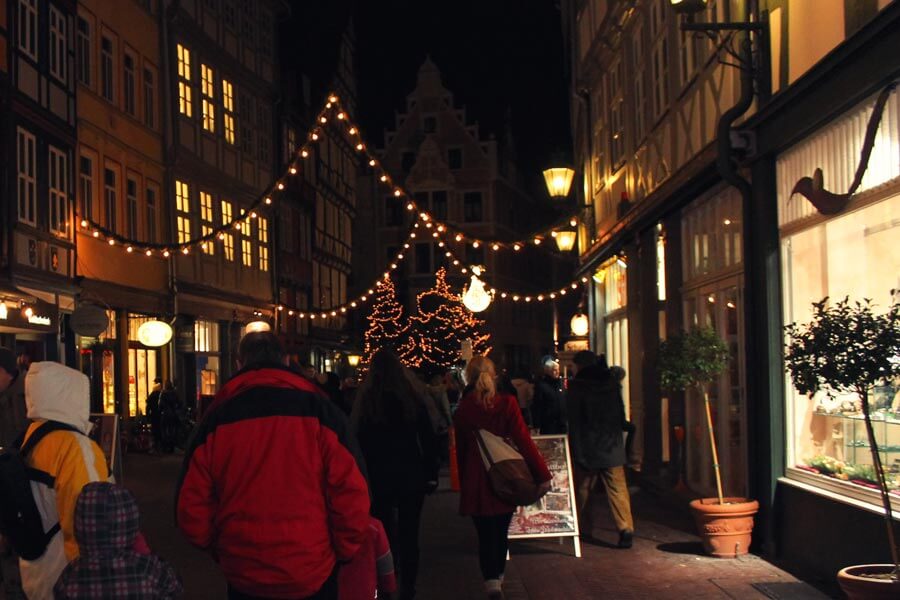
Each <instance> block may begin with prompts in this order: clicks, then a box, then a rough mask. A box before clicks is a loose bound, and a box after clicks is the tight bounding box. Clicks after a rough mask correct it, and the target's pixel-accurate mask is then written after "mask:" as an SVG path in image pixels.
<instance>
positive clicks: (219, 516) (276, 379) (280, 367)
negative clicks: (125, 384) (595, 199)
mask: <svg viewBox="0 0 900 600" xmlns="http://www.w3.org/2000/svg"><path fill="white" fill-rule="evenodd" d="M238 362H239V368H240V370H239V372H238V373H237V374H236V375H235V376H234V377H233V378H231V379H230V380H229V381H228V382H226V383H225V384H224V385H223V386H222V388H221V389H220V390H219V392H218V394H217V395H216V397H215V399H213V400H212V402H211V403H210V404H209V405H208V406H207V407H206V409H205V411H204V414H203V416H202V418H201V419H200V422H199V423H198V425H197V426H196V428H195V429H194V431H193V433H192V435H191V439H190V442H189V443H188V444H186V447H185V454H184V459H183V460H184V466H183V469H182V475H181V477H180V479H179V481H178V482H177V486H176V507H175V512H176V521H177V526H178V528H179V529H180V530H181V532H182V533H183V535H184V536H185V537H186V538H187V540H188V541H190V542H191V543H192V544H193V545H195V546H197V547H199V548H202V549H204V550H206V551H207V552H209V553H210V554H211V556H212V557H213V558H214V559H215V561H216V562H217V564H218V565H219V567H220V569H221V571H222V573H223V575H224V578H225V580H226V581H227V584H228V591H227V593H228V597H229V598H235V599H247V598H329V599H340V600H355V599H362V598H375V597H378V598H390V597H397V598H399V599H400V600H411V599H413V598H415V597H416V587H417V586H416V583H417V578H418V571H419V537H420V536H419V528H420V522H421V516H422V511H423V506H424V505H425V502H426V501H427V497H428V496H429V495H430V494H432V493H433V492H434V491H435V490H436V489H437V487H438V474H439V471H440V468H441V466H442V464H446V462H447V461H448V460H450V459H451V458H453V459H455V460H456V461H457V464H458V468H459V474H460V501H459V512H460V514H462V515H464V516H469V517H471V519H472V523H473V526H474V530H475V532H476V535H477V540H478V546H477V551H478V556H479V566H480V569H481V574H482V577H483V579H484V582H485V584H484V585H485V593H486V595H487V597H488V598H491V599H498V598H502V597H503V596H502V586H503V577H504V567H505V564H506V555H507V550H508V534H507V531H508V528H509V524H510V521H511V518H512V515H513V512H514V510H515V506H513V505H511V504H508V503H507V502H504V501H503V500H501V499H500V498H499V497H498V496H497V495H496V494H495V493H494V491H493V489H492V487H491V482H490V481H489V477H488V475H487V471H486V469H485V465H484V463H483V458H482V452H481V451H480V450H479V448H478V445H477V444H476V436H477V435H478V433H479V432H480V431H487V432H490V433H493V434H494V435H496V436H499V437H500V438H503V439H505V440H508V441H510V442H511V443H512V444H514V445H515V447H516V448H517V449H518V451H519V452H520V453H521V455H522V456H523V458H524V460H525V463H526V464H527V468H528V470H529V471H530V472H531V476H532V478H533V480H534V483H535V484H536V485H537V487H538V492H539V494H543V493H546V492H547V491H548V490H549V489H550V485H551V483H550V482H551V474H550V472H549V470H548V469H547V465H546V464H545V462H544V459H543V458H542V456H541V455H540V453H539V451H538V450H537V448H536V446H535V444H534V442H533V440H532V435H535V434H547V435H556V434H565V433H568V435H569V436H570V440H571V447H572V457H573V462H574V465H573V468H574V476H575V482H574V484H575V492H576V505H577V506H576V508H577V510H578V515H579V520H580V523H581V533H582V535H583V537H590V536H591V534H592V522H591V518H590V517H591V515H590V512H589V511H588V510H587V507H588V506H589V503H590V498H591V495H592V493H593V490H594V488H595V486H596V484H597V482H598V480H599V481H602V482H603V485H604V486H605V488H606V491H607V496H608V498H609V504H610V508H611V512H612V515H613V519H614V521H615V523H616V525H617V527H618V529H619V536H620V537H619V546H620V547H622V548H627V547H630V545H631V542H632V537H633V532H634V524H633V521H632V517H631V510H630V502H629V497H628V489H627V486H626V483H625V473H624V465H625V464H626V462H627V461H628V455H627V451H626V447H627V444H626V442H625V439H624V435H625V434H626V433H629V432H631V433H633V427H631V426H630V424H629V423H628V421H627V420H626V419H625V412H624V406H623V403H622V397H621V377H622V376H623V375H624V372H623V371H621V370H620V369H619V370H618V371H617V370H616V368H612V369H610V368H609V367H607V366H606V364H605V360H603V358H602V356H601V357H598V356H596V355H594V354H593V353H591V352H587V351H585V352H579V353H578V354H576V355H575V359H574V367H573V369H572V370H573V376H572V377H571V378H569V379H568V380H565V381H564V380H563V378H561V377H560V372H559V368H560V367H559V363H557V362H556V361H555V360H554V359H553V358H552V357H545V359H544V360H543V361H542V364H541V369H542V373H541V375H540V377H538V378H537V380H536V381H532V380H531V378H530V377H529V376H528V375H525V374H517V376H515V377H510V376H509V374H508V373H506V372H501V373H499V374H498V373H497V371H496V367H495V365H494V364H493V362H492V361H491V360H490V359H488V358H487V357H483V356H476V357H474V358H473V359H472V360H470V361H469V362H468V363H467V364H466V365H465V368H464V371H463V370H461V369H451V370H449V371H447V372H446V373H431V374H429V375H430V377H429V378H428V379H427V380H426V379H423V378H421V377H420V376H419V375H418V374H417V373H414V372H413V371H412V370H410V369H408V368H407V367H405V366H404V365H403V364H402V363H401V361H400V360H399V358H398V357H397V356H396V355H395V354H394V353H392V352H390V351H388V350H381V351H378V352H376V353H375V354H374V356H373V357H372V359H371V361H370V362H369V364H368V365H367V370H366V373H365V377H364V379H363V380H362V381H361V382H359V385H357V384H356V381H355V379H353V378H345V379H343V380H342V379H341V378H339V377H337V376H336V375H334V374H331V373H329V374H321V373H317V372H316V370H315V369H313V368H312V367H311V366H310V365H302V364H297V363H296V362H294V361H292V360H291V359H290V357H289V356H287V355H286V354H285V352H284V350H283V348H282V347H281V345H280V342H279V341H278V339H277V337H276V336H274V335H272V334H270V333H263V332H259V333H251V334H248V335H246V336H245V337H244V338H243V339H242V340H241V341H240V345H239V349H238ZM18 366H19V365H17V364H16V363H15V361H14V357H13V355H12V353H11V352H10V351H9V350H7V349H4V348H0V410H2V415H0V425H2V428H0V435H2V437H0V446H2V447H4V448H15V449H16V450H17V451H18V456H19V458H21V460H22V461H23V463H24V465H25V466H26V467H27V468H28V469H31V470H32V471H35V472H41V473H43V474H44V475H45V477H43V478H42V479H41V480H40V485H35V486H34V489H35V490H37V491H36V493H35V494H34V501H35V502H36V503H37V504H38V505H39V506H40V509H39V512H40V514H41V515H42V519H41V527H42V528H41V529H39V531H42V532H44V533H45V536H44V537H45V538H46V539H42V540H40V542H41V543H42V544H44V546H45V548H44V549H43V551H42V552H41V553H40V555H39V556H36V557H28V558H32V560H28V559H26V557H25V556H24V555H23V556H22V557H20V558H19V559H18V564H16V561H15V560H14V555H13V552H12V551H13V550H14V549H16V545H17V544H16V542H17V541H20V540H16V539H15V537H16V536H15V535H13V534H8V535H7V539H6V540H3V538H2V537H0V542H4V541H5V542H9V543H0V546H2V547H0V552H2V555H3V560H2V561H0V566H2V578H3V579H2V581H3V585H4V586H5V587H6V588H7V589H13V588H16V587H18V586H21V589H22V590H24V593H25V595H26V597H27V598H29V599H31V600H36V599H37V600H42V599H44V598H53V597H56V598H106V597H125V596H127V597H129V598H172V597H178V596H179V595H180V594H181V593H182V588H181V583H180V580H179V577H178V576H177V574H176V573H175V572H174V570H173V569H172V567H171V566H169V565H167V564H166V563H165V562H164V561H162V559H160V558H159V557H156V556H154V555H153V554H152V553H151V551H150V549H149V548H148V547H147V544H146V541H145V540H144V538H143V536H142V535H141V534H140V529H139V518H138V513H137V505H136V503H135V501H134V498H133V497H132V496H131V494H130V493H129V492H128V491H127V490H126V489H124V488H122V487H120V486H117V485H115V483H113V482H111V481H110V477H109V473H108V472H107V463H106V460H105V458H104V456H103V453H102V451H101V450H100V448H99V447H98V446H97V445H96V444H95V443H94V442H93V441H92V440H91V439H90V438H89V437H87V434H88V433H89V430H90V427H91V424H90V422H89V420H88V412H89V406H90V401H89V389H88V388H89V385H88V380H87V378H86V376H85V375H83V374H81V373H79V372H78V371H75V370H73V369H69V368H68V367H65V366H63V365H60V364H57V363H53V362H37V363H34V364H33V365H31V368H30V369H29V371H28V373H27V376H26V375H25V373H24V372H20V371H19V369H18ZM17 411H18V412H17ZM181 412H182V411H181V406H180V402H179V400H178V396H177V394H176V393H175V391H174V388H173V386H172V384H171V382H168V381H165V382H163V381H161V380H157V381H156V382H155V386H154V389H153V391H152V392H151V394H150V396H149V397H148V399H147V417H148V420H149V423H150V428H151V430H152V436H153V439H154V444H155V445H156V446H157V447H159V448H161V449H162V450H163V451H165V452H171V451H172V449H173V446H174V442H175V433H174V429H175V428H176V427H177V422H178V419H179V417H178V415H179V414H180V413H181ZM451 429H452V430H453V432H454V434H455V440H456V454H455V456H454V457H450V456H449V446H450V445H449V437H450V433H451ZM29 440H30V441H29ZM260 440H265V443H260ZM4 452H5V454H4V456H5V455H6V454H10V455H14V454H16V452H13V453H8V452H6V451H4ZM0 468H2V469H6V466H5V463H0ZM285 499H291V501H290V502H286V501H285ZM5 503H6V501H5V500H4V501H3V502H0V505H2V504H5ZM2 508H5V507H2ZM0 512H2V511H0ZM0 516H2V515H0ZM0 525H2V526H3V527H4V528H6V527H7V526H8V523H7V522H6V519H5V518H3V519H0ZM4 533H7V532H6V531H5V530H4ZM20 535H21V534H20ZM38 537H40V536H38ZM395 559H396V563H395V562H394V561H395ZM395 568H396V573H395ZM123 594H124V595H123ZM394 594H396V596H394ZM11 597H14V596H11Z"/></svg>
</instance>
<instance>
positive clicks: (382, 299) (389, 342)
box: [362, 277, 409, 367]
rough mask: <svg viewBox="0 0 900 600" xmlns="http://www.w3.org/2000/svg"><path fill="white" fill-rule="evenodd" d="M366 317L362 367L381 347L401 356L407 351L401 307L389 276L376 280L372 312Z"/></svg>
mask: <svg viewBox="0 0 900 600" xmlns="http://www.w3.org/2000/svg"><path fill="white" fill-rule="evenodd" d="M366 318H367V319H368V321H369V328H368V329H367V330H366V337H365V348H364V349H363V360H362V364H363V367H365V366H368V364H369V361H370V360H371V359H372V355H373V354H375V353H376V352H378V351H379V350H381V349H382V348H387V349H389V350H393V351H394V352H396V353H397V354H398V355H400V356H401V357H402V356H404V355H405V354H408V353H409V349H408V346H409V339H408V337H407V336H406V329H407V326H406V324H405V323H404V322H403V307H402V306H400V303H399V302H397V295H396V292H395V290H394V282H393V281H391V279H390V277H386V278H384V279H382V280H381V281H379V282H378V285H377V286H376V288H375V299H374V302H372V312H371V313H370V314H369V315H368V317H366Z"/></svg>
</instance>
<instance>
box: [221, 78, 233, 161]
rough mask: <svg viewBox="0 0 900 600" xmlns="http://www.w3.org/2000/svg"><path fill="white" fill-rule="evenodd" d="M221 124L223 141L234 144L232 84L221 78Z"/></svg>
mask: <svg viewBox="0 0 900 600" xmlns="http://www.w3.org/2000/svg"><path fill="white" fill-rule="evenodd" d="M222 121H223V123H222V125H223V128H224V129H225V131H224V133H225V141H226V142H228V143H229V144H231V145H232V146H233V145H234V139H235V138H234V84H232V83H231V82H230V81H229V80H227V79H225V78H223V79H222Z"/></svg>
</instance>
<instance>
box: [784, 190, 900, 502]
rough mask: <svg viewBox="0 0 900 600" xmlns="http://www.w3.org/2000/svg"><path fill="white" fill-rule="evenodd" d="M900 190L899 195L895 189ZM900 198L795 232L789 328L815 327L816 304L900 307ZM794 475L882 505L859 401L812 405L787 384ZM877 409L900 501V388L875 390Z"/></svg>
mask: <svg viewBox="0 0 900 600" xmlns="http://www.w3.org/2000/svg"><path fill="white" fill-rule="evenodd" d="M895 189H896V188H895ZM898 214H900V194H897V193H896V192H895V194H894V195H892V196H889V197H888V198H886V199H884V200H881V201H879V202H876V203H873V204H870V205H868V206H866V207H864V208H861V209H859V210H856V211H853V212H849V213H844V214H841V215H839V216H836V217H833V218H830V219H828V220H827V221H825V222H823V223H818V224H816V225H813V226H810V227H806V228H803V229H801V230H799V231H798V230H797V229H796V228H794V229H793V230H791V229H788V230H787V232H786V233H784V234H783V236H782V239H781V249H782V265H783V268H782V275H783V294H784V304H783V306H784V310H783V313H784V324H788V323H792V322H797V323H807V322H809V320H810V319H811V317H812V303H813V302H818V301H820V300H822V299H823V298H825V297H826V296H827V297H829V298H834V299H840V298H844V297H849V299H850V301H851V302H852V301H857V300H859V301H862V300H863V299H864V298H871V299H872V301H873V303H874V305H875V308H874V310H875V311H876V312H883V311H884V310H886V309H887V307H888V306H889V305H890V304H891V302H894V301H897V300H896V297H893V298H892V296H891V292H890V290H891V289H892V288H894V289H896V288H900V244H898V243H897V240H898V237H900V220H898V219H897V215H898ZM785 389H786V396H787V418H786V425H787V460H788V463H787V467H788V475H789V476H790V477H793V478H796V479H801V480H803V481H805V482H807V483H811V484H813V485H816V486H818V487H822V488H825V489H828V490H830V491H832V492H835V493H838V494H841V495H845V496H850V497H853V498H856V499H859V500H863V501H868V502H872V503H877V504H879V505H880V500H879V499H878V495H877V493H876V492H875V489H874V486H875V485H876V484H875V483H874V480H873V475H874V470H873V464H872V459H871V455H870V453H869V444H868V439H867V436H866V431H865V426H864V423H863V415H862V412H861V407H860V402H859V399H858V397H857V396H856V395H855V394H852V393H838V394H834V395H828V394H827V393H825V392H819V393H817V394H816V395H815V396H813V398H812V399H810V398H808V397H807V396H805V395H803V394H800V393H798V392H797V391H796V390H795V389H794V387H793V385H792V384H791V381H790V377H789V376H788V375H786V376H785ZM869 402H870V405H871V410H872V411H873V414H872V421H873V425H874V430H875V437H876V440H877V441H878V443H879V448H880V450H881V452H882V454H881V459H882V462H883V463H884V466H885V471H886V473H885V475H886V477H887V480H888V487H889V488H891V495H892V497H894V499H895V502H896V501H897V500H900V474H898V469H900V386H898V384H897V382H896V381H892V382H885V385H882V386H876V387H875V388H873V390H872V392H871V394H870V396H869Z"/></svg>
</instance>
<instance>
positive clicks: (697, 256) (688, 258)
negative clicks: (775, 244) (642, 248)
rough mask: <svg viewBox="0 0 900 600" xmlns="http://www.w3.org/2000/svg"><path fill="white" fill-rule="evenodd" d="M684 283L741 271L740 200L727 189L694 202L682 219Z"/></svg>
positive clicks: (730, 189)
mask: <svg viewBox="0 0 900 600" xmlns="http://www.w3.org/2000/svg"><path fill="white" fill-rule="evenodd" d="M682 237H683V240H684V244H685V248H684V257H685V263H684V279H685V281H690V280H692V279H694V278H697V277H701V276H704V275H709V274H711V273H716V272H720V271H722V270H726V269H729V268H738V267H739V266H740V264H741V262H742V260H743V257H742V255H741V254H742V249H743V247H742V244H743V239H742V238H743V229H742V226H741V197H740V195H739V194H738V193H737V191H736V190H735V189H734V188H725V189H724V190H722V191H721V192H719V193H717V194H715V195H714V196H712V197H709V198H702V199H700V200H697V201H695V202H694V203H692V204H691V205H690V207H688V209H687V210H686V211H685V215H684V218H683V219H682Z"/></svg>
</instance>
